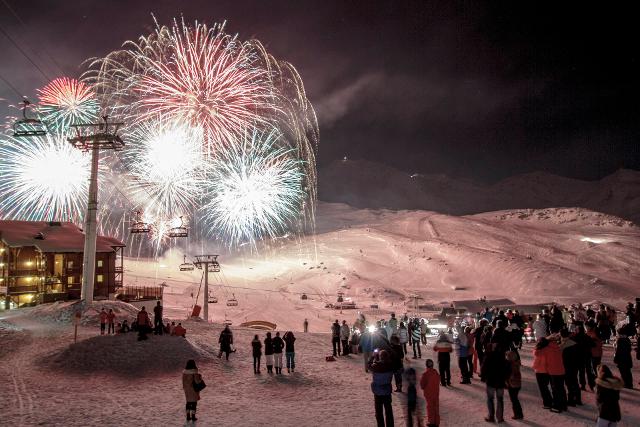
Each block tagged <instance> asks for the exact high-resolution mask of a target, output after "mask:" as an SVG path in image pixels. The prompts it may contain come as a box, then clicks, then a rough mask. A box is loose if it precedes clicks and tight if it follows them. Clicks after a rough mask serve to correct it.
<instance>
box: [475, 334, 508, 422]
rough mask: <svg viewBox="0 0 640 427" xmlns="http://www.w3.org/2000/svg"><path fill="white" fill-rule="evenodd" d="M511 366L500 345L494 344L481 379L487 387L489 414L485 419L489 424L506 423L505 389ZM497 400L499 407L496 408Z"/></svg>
mask: <svg viewBox="0 0 640 427" xmlns="http://www.w3.org/2000/svg"><path fill="white" fill-rule="evenodd" d="M510 373H511V372H510V365H509V362H507V360H506V359H505V353H504V352H503V351H502V350H501V349H500V348H499V344H496V343H492V344H491V345H490V346H489V347H488V348H487V354H486V356H485V358H484V363H483V364H482V369H480V379H481V380H482V382H484V383H485V384H486V385H487V408H488V409H489V414H488V415H487V417H486V418H485V419H484V420H485V421H486V422H488V423H493V422H496V421H497V422H498V423H502V422H504V389H505V387H506V383H507V379H509V376H510ZM494 398H497V407H494V403H493V402H494Z"/></svg>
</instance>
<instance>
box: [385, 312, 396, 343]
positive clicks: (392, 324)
mask: <svg viewBox="0 0 640 427" xmlns="http://www.w3.org/2000/svg"><path fill="white" fill-rule="evenodd" d="M397 330H398V319H396V314H395V313H391V318H390V319H389V321H388V322H387V336H388V337H391V336H392V335H394V334H396V331H397Z"/></svg>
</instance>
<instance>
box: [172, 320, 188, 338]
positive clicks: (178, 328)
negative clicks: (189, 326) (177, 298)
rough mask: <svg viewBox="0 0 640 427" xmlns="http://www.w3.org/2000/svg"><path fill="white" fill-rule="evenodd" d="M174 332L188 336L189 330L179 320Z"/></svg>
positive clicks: (176, 334)
mask: <svg viewBox="0 0 640 427" xmlns="http://www.w3.org/2000/svg"><path fill="white" fill-rule="evenodd" d="M173 334H174V335H175V336H177V337H182V338H186V337H187V330H186V329H185V328H184V327H183V326H182V323H180V322H178V325H177V326H176V327H175V329H174V330H173Z"/></svg>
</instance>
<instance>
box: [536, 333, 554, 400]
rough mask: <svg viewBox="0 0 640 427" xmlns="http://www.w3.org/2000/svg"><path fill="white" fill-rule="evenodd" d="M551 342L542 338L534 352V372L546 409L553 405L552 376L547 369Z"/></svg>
mask: <svg viewBox="0 0 640 427" xmlns="http://www.w3.org/2000/svg"><path fill="white" fill-rule="evenodd" d="M548 349H549V341H548V340H547V339H546V338H544V337H542V338H540V339H539V340H538V343H537V344H536V347H535V349H534V350H533V366H532V368H533V371H534V372H535V373H536V382H537V383H538V389H539V390H540V397H542V407H543V408H544V409H551V405H552V404H553V397H552V396H551V391H550V390H549V385H550V384H551V376H550V375H549V370H548V369H547V354H548V352H549V350H548Z"/></svg>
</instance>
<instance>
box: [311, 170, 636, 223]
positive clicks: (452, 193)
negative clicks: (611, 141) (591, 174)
mask: <svg viewBox="0 0 640 427" xmlns="http://www.w3.org/2000/svg"><path fill="white" fill-rule="evenodd" d="M318 182H319V189H318V193H319V198H320V200H323V201H326V202H340V203H347V204H349V205H351V206H354V207H359V208H387V209H424V210H431V211H436V212H441V213H446V214H451V215H468V214H474V213H481V212H491V211H497V210H505V209H524V208H549V207H563V206H572V207H582V208H587V209H590V210H594V211H597V212H604V213H608V214H611V215H616V216H619V217H621V218H625V219H628V220H631V221H634V222H636V223H640V172H638V171H633V170H628V169H621V170H619V171H617V172H615V173H614V174H612V175H610V176H608V177H606V178H603V179H601V180H600V181H581V180H577V179H571V178H565V177H561V176H557V175H553V174H549V173H544V172H534V173H528V174H523V175H517V176H514V177H511V178H507V179H505V180H503V181H500V182H498V183H495V184H493V185H479V184H476V183H472V182H469V181H465V180H457V179H453V178H450V177H447V176H445V175H422V174H414V175H410V174H407V173H405V172H401V171H399V170H397V169H394V168H391V167H389V166H385V165H381V164H378V163H374V162H369V161H366V160H356V161H351V160H348V161H335V162H333V163H331V164H330V165H328V166H327V167H325V168H322V169H320V171H319V179H318Z"/></svg>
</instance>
